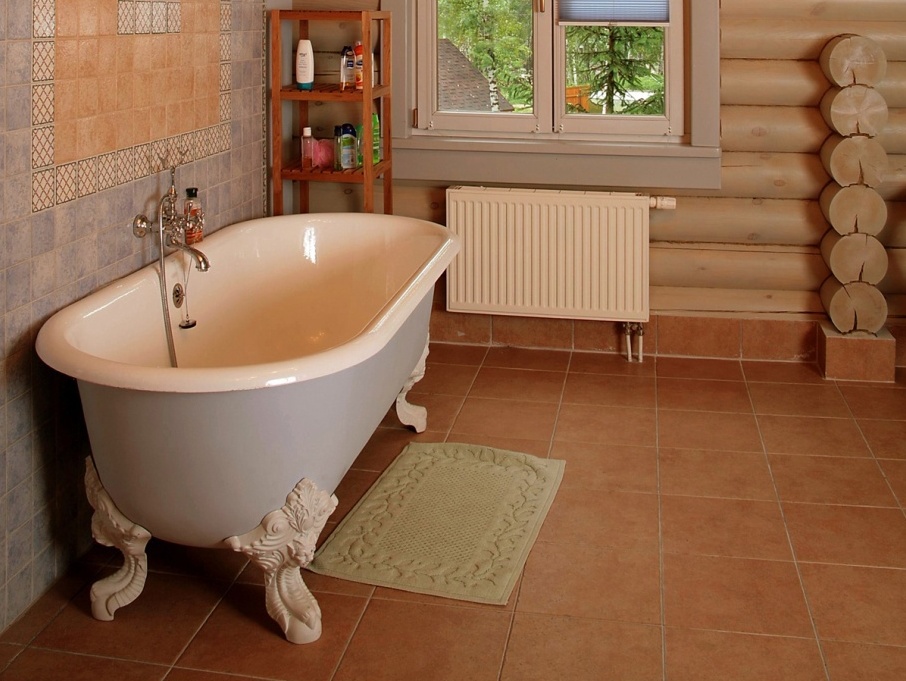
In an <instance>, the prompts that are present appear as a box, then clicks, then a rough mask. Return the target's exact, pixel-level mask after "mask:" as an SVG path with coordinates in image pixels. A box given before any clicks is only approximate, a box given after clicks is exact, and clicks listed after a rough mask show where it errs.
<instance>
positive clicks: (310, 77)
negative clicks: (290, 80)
mask: <svg viewBox="0 0 906 681" xmlns="http://www.w3.org/2000/svg"><path fill="white" fill-rule="evenodd" d="M314 84H315V53H314V51H313V50H312V47H311V41H310V40H306V39H305V38H302V39H301V40H300V41H299V47H298V49H297V51H296V87H297V88H299V89H300V90H311V89H312V88H313V87H314Z"/></svg>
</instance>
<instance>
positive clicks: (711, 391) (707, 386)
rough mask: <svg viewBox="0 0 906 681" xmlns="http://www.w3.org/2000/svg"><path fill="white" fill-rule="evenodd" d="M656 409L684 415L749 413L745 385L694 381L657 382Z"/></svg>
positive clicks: (673, 379) (738, 382) (688, 379)
mask: <svg viewBox="0 0 906 681" xmlns="http://www.w3.org/2000/svg"><path fill="white" fill-rule="evenodd" d="M657 406H658V407H659V408H660V409H682V410H687V411H728V412H738V413H743V414H751V413H752V403H751V401H750V400H749V393H748V391H747V390H746V385H745V383H742V382H740V381H714V380H703V379H697V378H664V377H658V379H657Z"/></svg>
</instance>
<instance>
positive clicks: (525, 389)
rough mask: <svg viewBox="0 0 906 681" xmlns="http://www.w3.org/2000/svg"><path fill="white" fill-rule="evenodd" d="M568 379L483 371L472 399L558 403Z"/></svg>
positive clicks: (546, 373)
mask: <svg viewBox="0 0 906 681" xmlns="http://www.w3.org/2000/svg"><path fill="white" fill-rule="evenodd" d="M565 379H566V372H564V371H537V370H532V369H501V368H498V367H482V368H481V370H480V371H479V372H478V377H477V378H476V379H475V383H474V385H473V386H472V389H471V390H470V391H469V395H470V396H471V397H490V398H494V399H500V400H528V401H531V402H555V403H559V402H560V396H561V395H562V394H563V382H564V380H565Z"/></svg>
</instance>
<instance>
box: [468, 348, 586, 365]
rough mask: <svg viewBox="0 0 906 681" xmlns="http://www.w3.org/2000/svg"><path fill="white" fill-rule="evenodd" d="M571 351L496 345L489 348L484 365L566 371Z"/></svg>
mask: <svg viewBox="0 0 906 681" xmlns="http://www.w3.org/2000/svg"><path fill="white" fill-rule="evenodd" d="M570 355H571V353H569V352H564V351H562V350H528V349H525V348H513V347H500V346H495V347H491V348H489V349H488V354H487V356H486V357H485V358H484V366H487V367H501V368H504V369H536V370H538V371H566V369H567V368H568V367H569V360H570Z"/></svg>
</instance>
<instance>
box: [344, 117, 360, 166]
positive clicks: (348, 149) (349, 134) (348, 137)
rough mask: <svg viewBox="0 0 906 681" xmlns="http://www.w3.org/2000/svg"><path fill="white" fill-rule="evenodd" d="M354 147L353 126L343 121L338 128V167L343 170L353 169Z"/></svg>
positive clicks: (354, 162) (354, 161)
mask: <svg viewBox="0 0 906 681" xmlns="http://www.w3.org/2000/svg"><path fill="white" fill-rule="evenodd" d="M356 147H357V144H356V137H355V126H354V125H352V123H344V124H343V125H342V127H341V128H340V168H342V169H343V170H355V168H356Z"/></svg>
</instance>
